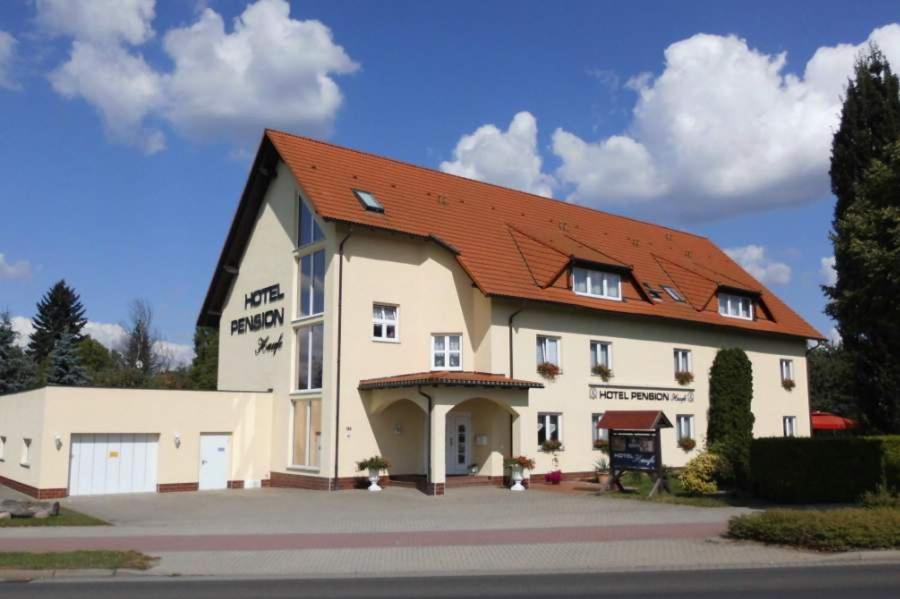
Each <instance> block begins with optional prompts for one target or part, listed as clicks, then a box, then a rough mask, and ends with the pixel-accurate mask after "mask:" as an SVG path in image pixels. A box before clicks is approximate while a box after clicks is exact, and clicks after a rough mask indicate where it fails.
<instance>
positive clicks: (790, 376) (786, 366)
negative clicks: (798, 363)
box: [779, 358, 796, 383]
mask: <svg viewBox="0 0 900 599" xmlns="http://www.w3.org/2000/svg"><path fill="white" fill-rule="evenodd" d="M779 367H780V368H781V382H782V383H783V382H785V381H787V380H791V381H796V379H795V378H794V361H793V360H791V359H788V358H782V359H781V360H780V362H779Z"/></svg>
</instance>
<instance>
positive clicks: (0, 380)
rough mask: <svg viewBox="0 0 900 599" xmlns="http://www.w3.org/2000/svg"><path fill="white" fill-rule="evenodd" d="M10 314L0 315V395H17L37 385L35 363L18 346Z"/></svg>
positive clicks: (16, 334)
mask: <svg viewBox="0 0 900 599" xmlns="http://www.w3.org/2000/svg"><path fill="white" fill-rule="evenodd" d="M18 336H19V334H18V333H17V332H16V331H15V330H13V327H12V321H11V320H10V317H9V312H3V313H2V314H0V394H3V393H17V392H19V391H25V390H27V389H30V388H32V387H33V386H34V385H35V368H34V362H32V361H31V358H29V357H28V356H27V355H26V354H25V352H24V351H22V348H20V347H19V346H18V345H16V339H17V338H18Z"/></svg>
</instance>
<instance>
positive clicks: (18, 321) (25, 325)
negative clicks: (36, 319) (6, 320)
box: [10, 316, 34, 348]
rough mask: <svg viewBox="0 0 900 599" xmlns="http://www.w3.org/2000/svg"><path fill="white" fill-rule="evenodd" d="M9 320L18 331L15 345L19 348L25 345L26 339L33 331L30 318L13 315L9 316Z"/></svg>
mask: <svg viewBox="0 0 900 599" xmlns="http://www.w3.org/2000/svg"><path fill="white" fill-rule="evenodd" d="M10 322H11V323H12V328H13V330H14V331H15V332H16V333H18V336H17V337H16V345H18V346H19V347H21V348H25V347H27V346H28V340H29V338H30V337H31V334H32V333H33V332H34V325H33V324H32V322H31V319H30V318H25V317H24V316H13V317H12V318H10Z"/></svg>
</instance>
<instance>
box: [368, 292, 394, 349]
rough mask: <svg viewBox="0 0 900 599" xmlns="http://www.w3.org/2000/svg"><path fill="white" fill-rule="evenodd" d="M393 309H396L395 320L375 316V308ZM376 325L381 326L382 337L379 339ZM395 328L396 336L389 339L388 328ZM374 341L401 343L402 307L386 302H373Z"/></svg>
mask: <svg viewBox="0 0 900 599" xmlns="http://www.w3.org/2000/svg"><path fill="white" fill-rule="evenodd" d="M378 307H381V308H393V309H394V319H393V320H391V319H388V318H386V317H384V316H382V317H381V318H379V317H377V316H375V308H378ZM382 314H383V312H382ZM375 325H381V333H382V336H381V337H379V336H378V335H376V334H375ZM388 326H392V327H394V336H393V337H387V336H386V335H387V327H388ZM372 341H378V342H382V343H400V306H398V305H397V304H388V303H385V302H373V303H372Z"/></svg>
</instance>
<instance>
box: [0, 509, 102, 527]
mask: <svg viewBox="0 0 900 599" xmlns="http://www.w3.org/2000/svg"><path fill="white" fill-rule="evenodd" d="M108 525H109V522H104V521H103V520H100V519H99V518H94V517H93V516H88V515H87V514H82V513H81V512H76V511H73V510H69V509H66V508H60V510H59V516H56V517H55V518H54V517H52V516H51V517H50V518H44V519H43V520H38V519H36V518H9V519H7V520H0V528H15V527H20V526H108Z"/></svg>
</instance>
